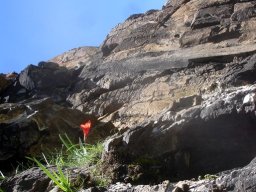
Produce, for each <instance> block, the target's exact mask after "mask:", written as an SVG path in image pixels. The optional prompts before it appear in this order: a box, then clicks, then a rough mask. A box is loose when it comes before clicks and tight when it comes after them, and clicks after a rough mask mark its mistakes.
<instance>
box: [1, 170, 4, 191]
mask: <svg viewBox="0 0 256 192" xmlns="http://www.w3.org/2000/svg"><path fill="white" fill-rule="evenodd" d="M4 179H5V176H4V174H3V173H2V171H0V181H1V180H4ZM0 192H4V191H3V189H1V188H0Z"/></svg>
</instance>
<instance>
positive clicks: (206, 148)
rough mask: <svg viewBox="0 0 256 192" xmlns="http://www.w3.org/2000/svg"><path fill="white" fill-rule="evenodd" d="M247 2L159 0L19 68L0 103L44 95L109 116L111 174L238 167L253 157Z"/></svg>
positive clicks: (254, 53) (251, 23) (255, 60)
mask: <svg viewBox="0 0 256 192" xmlns="http://www.w3.org/2000/svg"><path fill="white" fill-rule="evenodd" d="M255 6H256V3H255V1H252V0H246V1H242V0H236V1H231V0H210V1H205V0H179V1H178V0H177V1H175V0H172V1H168V2H167V3H166V5H165V6H164V7H163V9H162V10H151V11H148V12H146V13H144V14H136V15H133V16H131V17H129V18H128V19H127V20H126V21H125V22H123V23H122V24H119V25H118V26H117V27H115V28H114V29H113V30H112V31H111V32H110V34H109V35H108V36H107V38H106V39H105V41H104V42H103V43H102V45H101V46H100V48H99V49H97V48H91V47H89V48H87V47H84V48H78V49H73V50H71V51H69V52H66V53H64V54H63V55H60V56H57V57H56V58H54V59H52V60H50V62H41V63H40V64H39V66H28V68H26V69H25V70H24V71H22V72H21V74H19V76H18V77H17V79H16V80H14V81H12V82H11V83H10V84H8V86H4V89H1V90H4V91H2V93H1V92H0V93H1V95H0V97H1V103H3V105H8V103H11V102H23V103H24V102H25V103H26V102H29V101H30V99H31V98H33V99H42V98H45V97H50V98H51V99H52V101H53V105H54V106H55V105H56V103H58V105H61V107H64V108H65V109H67V108H68V107H72V109H68V110H73V109H76V110H80V111H82V112H84V113H88V114H91V115H92V116H94V117H95V119H96V118H98V119H100V121H101V122H110V123H108V125H109V128H110V129H111V128H113V127H116V128H117V129H119V130H120V132H119V133H117V134H116V135H114V136H112V137H111V138H109V139H108V140H107V141H106V142H105V150H106V153H105V159H104V160H105V162H106V167H108V169H107V171H108V172H111V174H112V179H113V180H114V181H126V182H134V183H147V184H148V183H157V182H160V181H162V180H164V179H174V180H178V179H182V178H191V177H192V176H198V175H202V174H206V173H216V172H219V171H223V170H227V169H232V168H234V167H239V166H244V165H246V164H247V163H249V162H250V161H251V160H252V159H253V158H254V157H255V155H256V150H255V146H256V140H255V136H256V129H255V124H256V117H255V103H256V100H255V99H256V86H255V82H256V68H255V67H256V41H255V40H256V36H255V30H256V15H255V9H256V8H255ZM1 86H2V84H1ZM4 103H5V104H4ZM23 107H24V106H23ZM59 107H60V106H59ZM49 108H51V107H49ZM3 111H4V110H3ZM3 113H4V112H3ZM71 113H73V111H72V112H71ZM7 114H8V116H9V115H11V112H10V113H7ZM27 115H29V114H27ZM43 115H45V114H44V113H43ZM75 116H76V115H75ZM45 121H46V120H45ZM0 123H4V122H1V121H0ZM33 123H34V122H33ZM31 126H32V125H31ZM31 126H28V129H31ZM32 127H33V126H32ZM54 127H57V125H54ZM102 130H103V128H102ZM109 134H110V133H109V132H108V134H106V135H104V136H103V137H102V138H106V136H108V135H109ZM8 138H9V137H8ZM135 168H136V169H135Z"/></svg>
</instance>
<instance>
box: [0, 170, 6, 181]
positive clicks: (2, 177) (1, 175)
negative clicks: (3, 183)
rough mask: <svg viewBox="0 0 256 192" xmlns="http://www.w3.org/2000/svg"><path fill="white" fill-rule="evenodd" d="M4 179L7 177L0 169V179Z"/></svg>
mask: <svg viewBox="0 0 256 192" xmlns="http://www.w3.org/2000/svg"><path fill="white" fill-rule="evenodd" d="M3 179H5V176H4V174H3V173H2V171H0V180H3Z"/></svg>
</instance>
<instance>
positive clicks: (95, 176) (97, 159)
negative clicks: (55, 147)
mask: <svg viewBox="0 0 256 192" xmlns="http://www.w3.org/2000/svg"><path fill="white" fill-rule="evenodd" d="M59 137H60V140H61V142H62V144H63V148H62V150H60V151H58V152H57V153H55V154H50V155H45V154H42V156H43V160H44V162H45V163H46V164H47V165H55V166H57V170H58V172H55V171H51V170H49V168H47V167H46V166H44V165H43V164H42V163H41V162H40V161H38V160H37V159H36V158H29V159H30V160H32V161H33V162H35V163H36V164H37V165H38V166H39V167H40V169H42V170H43V171H44V173H45V174H46V175H47V176H48V177H49V178H50V179H51V180H52V181H53V182H54V183H55V184H56V185H57V186H58V187H59V188H60V189H62V190H63V191H66V192H71V191H72V187H71V184H70V181H69V178H68V176H67V175H65V174H64V173H63V171H62V169H61V168H62V167H64V166H65V167H87V168H88V170H89V171H90V173H91V176H92V180H93V181H94V182H95V184H96V185H97V186H102V187H103V186H107V185H108V184H109V180H108V179H107V178H106V177H105V176H104V174H103V173H102V170H101V165H102V161H101V155H102V151H103V144H102V143H101V142H99V143H97V144H95V145H90V144H85V143H83V142H82V141H81V140H80V141H79V144H74V143H73V142H72V141H71V140H70V139H69V137H68V136H67V135H66V134H65V135H64V136H59ZM0 192H1V191H0Z"/></svg>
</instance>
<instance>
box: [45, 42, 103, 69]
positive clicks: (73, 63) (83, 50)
mask: <svg viewBox="0 0 256 192" xmlns="http://www.w3.org/2000/svg"><path fill="white" fill-rule="evenodd" d="M98 51H99V50H98V48H97V47H79V48H75V49H72V50H70V51H67V52H65V53H63V54H61V55H59V56H57V57H54V58H53V59H51V60H49V61H50V62H53V63H57V64H58V65H59V66H64V67H67V68H79V67H80V66H83V65H85V64H86V65H88V64H90V62H91V61H92V59H93V57H94V56H95V54H96V53H97V52H98Z"/></svg>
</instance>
